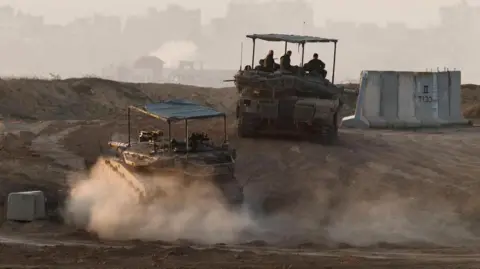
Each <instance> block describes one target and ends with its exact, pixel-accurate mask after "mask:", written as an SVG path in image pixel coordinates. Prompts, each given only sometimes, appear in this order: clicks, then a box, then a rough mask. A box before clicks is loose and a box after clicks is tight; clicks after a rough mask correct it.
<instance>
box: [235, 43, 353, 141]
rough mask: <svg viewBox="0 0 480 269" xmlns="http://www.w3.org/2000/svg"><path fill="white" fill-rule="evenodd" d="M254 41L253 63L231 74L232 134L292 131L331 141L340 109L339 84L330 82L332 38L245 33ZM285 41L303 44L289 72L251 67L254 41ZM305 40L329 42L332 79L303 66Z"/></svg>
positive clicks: (313, 138)
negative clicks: (234, 127)
mask: <svg viewBox="0 0 480 269" xmlns="http://www.w3.org/2000/svg"><path fill="white" fill-rule="evenodd" d="M247 37H248V38H251V39H252V40H253V55H252V65H251V66H250V65H247V66H246V67H245V68H244V70H239V71H238V72H237V74H236V75H235V76H234V80H233V81H234V82H235V86H236V88H237V90H238V93H239V99H238V103H237V132H238V135H239V136H240V137H255V136H257V135H258V134H262V133H271V134H275V135H280V134H296V135H300V136H301V137H302V138H304V139H308V140H311V141H322V142H324V143H327V144H331V143H333V142H334V141H335V140H336V138H337V135H338V127H339V123H340V117H339V115H338V114H339V111H340V109H341V107H342V105H343V103H342V95H343V91H344V89H343V87H340V86H336V85H334V84H333V83H334V79H335V62H336V60H335V59H336V50H337V42H338V40H336V39H326V38H320V37H311V36H297V35H283V34H264V35H261V34H253V35H247ZM256 40H264V41H269V42H279V41H280V42H285V53H286V52H287V44H288V43H294V44H299V45H301V47H302V62H301V65H300V67H296V68H294V69H290V70H284V69H281V68H279V69H277V70H275V71H271V70H270V71H269V72H267V71H265V70H261V68H259V69H260V70H256V69H254V68H253V66H254V63H255V42H256ZM306 43H333V44H334V56H333V67H332V69H333V70H332V79H331V81H329V80H328V79H326V78H325V77H323V75H321V74H320V73H318V72H308V73H307V72H306V71H305V69H304V68H303V67H304V65H303V61H304V52H305V44H306Z"/></svg>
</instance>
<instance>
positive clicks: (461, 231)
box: [327, 193, 476, 246]
mask: <svg viewBox="0 0 480 269" xmlns="http://www.w3.org/2000/svg"><path fill="white" fill-rule="evenodd" d="M327 231H328V234H329V237H330V239H331V240H333V241H335V242H344V243H347V244H351V245H354V246H370V245H374V244H378V243H388V244H395V245H407V244H430V245H439V246H452V245H462V244H467V243H474V242H475V241H476V236H475V235H474V234H473V233H472V232H471V231H469V229H468V225H467V224H466V223H465V222H464V221H463V220H462V219H461V216H460V215H459V214H458V213H456V212H455V210H454V208H453V207H452V206H451V205H450V204H449V203H448V201H443V202H440V203H438V204H431V205H426V204H424V203H423V202H422V201H420V200H419V199H416V198H413V197H410V198H405V197H400V196H398V195H397V194H394V193H391V194H382V195H380V197H378V198H377V199H372V200H370V201H357V202H355V203H349V204H348V205H347V206H344V209H343V210H342V211H340V214H337V217H335V218H334V219H333V220H332V222H331V223H330V225H329V227H328V229H327Z"/></svg>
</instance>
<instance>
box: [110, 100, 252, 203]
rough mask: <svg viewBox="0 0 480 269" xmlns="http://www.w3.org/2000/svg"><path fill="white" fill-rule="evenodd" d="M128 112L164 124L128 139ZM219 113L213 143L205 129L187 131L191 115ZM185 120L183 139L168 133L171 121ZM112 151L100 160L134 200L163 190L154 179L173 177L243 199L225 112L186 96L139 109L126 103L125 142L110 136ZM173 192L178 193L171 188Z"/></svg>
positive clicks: (152, 196) (228, 197) (228, 198)
mask: <svg viewBox="0 0 480 269" xmlns="http://www.w3.org/2000/svg"><path fill="white" fill-rule="evenodd" d="M132 111H137V112H140V113H143V114H145V115H148V116H151V117H153V118H156V119H160V120H162V121H164V122H166V123H167V124H168V130H167V132H165V133H164V132H163V131H162V130H150V131H140V134H139V136H138V140H137V141H132V140H131V138H130V137H131V135H130V133H131V121H130V117H131V116H130V115H131V112H132ZM213 117H223V119H224V137H223V143H222V144H221V145H216V144H215V143H213V142H212V140H211V139H210V138H209V136H208V134H206V133H192V134H189V131H188V123H189V121H191V120H194V119H205V118H213ZM179 121H180V122H183V123H184V124H185V136H184V139H178V138H174V137H172V131H171V129H172V123H175V122H179ZM109 146H110V147H111V148H112V149H113V150H114V153H115V156H114V157H112V158H105V159H104V162H105V164H107V166H108V167H110V168H111V170H112V171H114V172H115V173H116V174H117V176H118V177H119V178H121V179H122V180H124V181H125V182H126V183H127V184H128V185H129V186H130V187H131V189H132V190H134V192H135V193H136V194H137V195H138V199H139V202H142V203H148V202H151V201H152V200H155V199H157V198H162V196H168V195H174V194H172V193H168V190H166V189H164V188H163V187H162V185H161V184H159V182H158V181H156V179H158V180H159V179H161V177H163V178H166V177H168V178H173V179H174V180H177V181H176V182H182V184H179V186H180V187H181V188H183V187H185V186H188V185H190V184H192V183H194V182H196V181H199V180H208V181H209V183H212V185H213V186H215V187H216V188H217V190H218V191H220V193H221V194H222V195H223V197H224V198H225V199H224V200H225V203H226V204H227V205H232V206H239V205H241V204H242V203H243V187H242V186H241V185H240V184H239V183H238V182H237V180H236V178H235V169H234V168H235V159H236V151H235V149H232V148H231V147H230V146H229V143H228V141H227V133H226V115H225V114H224V113H222V112H218V111H216V110H214V109H212V108H210V107H205V106H202V105H199V104H196V103H193V102H190V101H187V100H179V99H176V100H167V101H163V102H160V103H152V104H147V105H146V106H145V107H144V108H138V107H134V106H130V107H129V108H128V141H126V142H114V141H110V142H109ZM177 193H179V192H177Z"/></svg>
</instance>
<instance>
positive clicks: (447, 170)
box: [0, 79, 480, 245]
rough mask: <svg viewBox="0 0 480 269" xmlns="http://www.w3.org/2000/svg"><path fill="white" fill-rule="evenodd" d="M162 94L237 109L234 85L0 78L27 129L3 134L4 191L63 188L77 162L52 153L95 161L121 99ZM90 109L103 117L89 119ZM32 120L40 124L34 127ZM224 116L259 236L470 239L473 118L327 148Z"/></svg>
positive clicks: (8, 105)
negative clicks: (267, 133) (246, 133)
mask: <svg viewBox="0 0 480 269" xmlns="http://www.w3.org/2000/svg"><path fill="white" fill-rule="evenodd" d="M166 97H179V98H192V99H195V100H198V101H201V102H203V103H205V104H210V105H213V106H215V107H217V108H218V109H221V110H226V111H229V112H232V111H234V102H235V90H234V89H232V88H225V89H205V88H194V87H186V86H180V85H158V84H127V83H118V82H113V81H106V80H100V79H69V80H62V81H42V80H27V79H24V80H20V79H16V80H2V81H1V82H0V98H1V99H0V114H2V115H3V117H4V118H6V119H7V118H9V119H13V118H14V119H16V120H18V119H21V120H24V122H23V123H17V124H14V123H9V124H7V125H8V126H6V127H5V128H6V131H7V132H13V131H14V130H17V129H22V128H23V129H24V133H23V135H19V134H11V135H10V136H11V137H10V138H8V139H10V140H9V141H13V140H15V139H16V140H15V141H17V140H21V141H22V142H21V143H19V146H17V147H14V148H9V147H8V146H7V144H11V143H12V142H8V143H7V142H3V143H4V146H3V150H2V152H1V155H0V156H2V160H1V161H2V169H3V170H4V173H0V174H1V176H0V177H1V179H2V185H1V186H2V187H1V188H2V193H3V194H5V193H6V192H8V191H11V190H14V189H15V190H16V189H19V188H21V186H19V184H20V183H22V184H28V188H43V189H49V188H56V189H59V188H62V187H61V186H63V185H65V179H66V178H67V176H66V174H67V172H68V171H71V170H72V169H74V167H75V166H76V164H74V163H73V162H70V163H65V162H64V161H63V162H62V161H61V160H60V159H61V158H59V156H64V157H65V156H67V154H69V155H68V156H69V157H68V158H71V159H74V158H75V157H74V156H76V157H78V159H79V160H81V161H83V160H84V161H85V164H86V165H87V166H89V165H92V164H94V163H95V160H96V158H97V157H98V156H99V155H100V154H101V151H102V148H103V147H104V146H105V145H106V142H107V141H108V140H109V139H111V137H112V135H120V134H125V133H126V122H125V114H124V112H125V111H124V110H125V108H126V106H127V105H130V104H137V105H141V104H144V103H145V102H146V101H149V100H158V99H160V98H166ZM350 106H351V107H354V105H353V104H350ZM93 119H95V120H100V121H87V120H93ZM62 120H75V121H70V122H66V121H62ZM39 121H44V123H45V122H46V123H48V124H46V125H45V126H43V127H41V126H39V125H38V124H40V123H39ZM140 123H143V124H146V125H147V126H151V125H152V124H157V123H153V122H152V121H149V120H140V121H139V122H137V123H135V124H134V128H135V129H136V130H137V129H138V128H139V124H140ZM22 124H23V125H22ZM35 124H36V125H35ZM34 125H35V126H36V128H39V131H38V132H35V131H34V129H32V128H33V126H34ZM47 125H48V126H47ZM157 126H161V125H157ZM205 126H207V125H201V126H200V125H197V126H193V127H192V128H193V130H195V128H200V127H205ZM229 126H230V139H231V141H232V143H233V144H234V146H235V147H237V149H238V155H239V159H238V162H237V171H238V172H237V174H238V177H239V178H240V180H242V181H243V182H245V184H246V195H247V200H248V202H249V204H251V206H253V207H262V208H263V209H264V210H266V211H268V212H271V214H270V215H269V216H268V217H267V216H262V217H257V218H256V219H255V221H256V222H257V224H258V225H260V226H261V227H262V228H263V229H264V230H265V229H266V230H267V231H265V233H264V234H263V235H265V234H269V235H270V236H263V237H261V239H262V240H266V241H268V240H273V239H275V240H276V241H277V242H278V241H282V240H283V241H285V242H296V243H300V242H307V241H310V242H314V243H321V242H325V240H326V239H328V241H329V242H336V243H348V244H351V245H371V244H377V243H380V242H386V243H392V244H407V243H410V242H421V243H429V244H440V245H452V244H465V243H471V242H475V241H476V239H477V234H478V233H477V232H478V231H477V227H478V225H479V224H480V223H478V221H477V219H478V216H479V213H480V208H479V205H480V203H479V202H480V201H479V199H478V198H477V197H478V196H477V193H479V191H480V181H479V180H478V174H479V173H480V168H479V167H480V166H479V164H480V156H479V155H478V152H479V150H480V145H479V143H478V138H477V137H478V133H477V130H476V129H469V130H466V129H458V130H453V129H449V130H436V131H431V130H430V131H423V132H400V131H395V132H394V131H378V130H368V131H352V130H348V131H347V130H342V131H341V133H340V142H339V145H336V146H332V147H323V146H320V145H312V144H310V143H303V142H298V141H290V140H267V139H260V140H247V139H238V138H237V137H235V135H234V132H233V128H232V126H233V118H232V117H231V118H230V123H229ZM207 127H208V129H209V130H210V131H211V132H213V133H214V135H215V134H216V135H218V134H219V132H221V129H219V130H218V131H215V129H214V128H213V127H219V125H218V122H215V121H211V122H209V123H208V126H207ZM66 130H69V131H66ZM7 136H8V135H4V137H5V139H7ZM42 141H43V142H45V143H46V142H50V143H53V142H55V141H56V142H55V143H57V144H58V148H60V149H61V150H62V153H61V154H63V155H61V154H60V151H61V150H60V149H57V150H56V153H55V154H56V155H55V154H53V153H52V151H53V149H52V148H53V147H54V146H52V145H53V144H50V146H44V147H43V148H42V147H41V146H39V144H41V143H43V142H42ZM52 141H53V142H52ZM32 145H37V146H32ZM55 147H57V146H55ZM72 156H73V157H72ZM64 159H67V158H66V157H65V158H64ZM13 160H15V161H13ZM7 164H8V167H7V166H6V165H7ZM80 166H81V165H79V166H78V167H77V168H78V169H81V167H80ZM42 185H43V186H42ZM47 186H48V187H47ZM150 225H153V224H151V223H150ZM158 237H159V238H156V239H159V240H160V239H164V238H161V236H160V235H158Z"/></svg>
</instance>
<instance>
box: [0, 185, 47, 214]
mask: <svg viewBox="0 0 480 269" xmlns="http://www.w3.org/2000/svg"><path fill="white" fill-rule="evenodd" d="M45 217H46V212H45V195H44V194H43V192H42V191H26V192H13V193H10V194H8V198H7V220H13V221H34V220H37V219H43V218H45Z"/></svg>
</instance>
